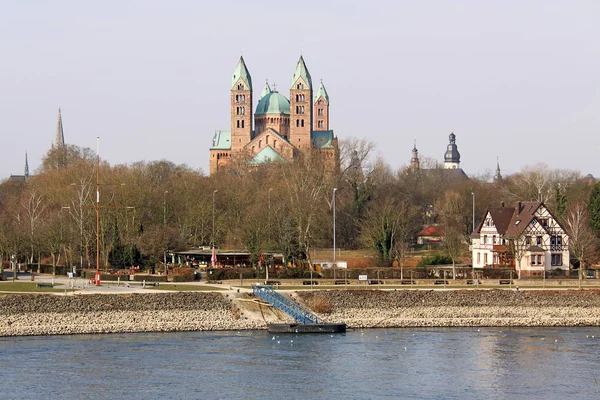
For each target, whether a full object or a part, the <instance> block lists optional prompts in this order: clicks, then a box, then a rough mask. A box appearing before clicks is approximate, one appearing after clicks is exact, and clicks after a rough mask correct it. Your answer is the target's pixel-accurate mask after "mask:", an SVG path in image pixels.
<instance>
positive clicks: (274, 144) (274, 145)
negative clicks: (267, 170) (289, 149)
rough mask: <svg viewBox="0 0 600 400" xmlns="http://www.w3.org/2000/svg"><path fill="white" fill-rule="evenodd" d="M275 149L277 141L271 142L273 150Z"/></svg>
mask: <svg viewBox="0 0 600 400" xmlns="http://www.w3.org/2000/svg"><path fill="white" fill-rule="evenodd" d="M276 147H277V140H273V148H274V149H275V148H276Z"/></svg>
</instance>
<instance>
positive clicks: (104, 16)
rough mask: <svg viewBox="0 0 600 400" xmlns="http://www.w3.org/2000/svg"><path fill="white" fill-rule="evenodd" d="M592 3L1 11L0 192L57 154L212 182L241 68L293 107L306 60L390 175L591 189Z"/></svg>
mask: <svg viewBox="0 0 600 400" xmlns="http://www.w3.org/2000/svg"><path fill="white" fill-rule="evenodd" d="M599 20H600V1H597V0H589V1H584V0H564V1H558V0H557V1H553V0H539V1H536V0H514V1H513V0H471V1H466V0H464V1H461V0H430V1H426V0H423V1H415V0H411V1H401V0H396V1H391V0H390V1H382V0H370V1H360V2H359V1H346V0H320V1H315V0H306V1H303V2H291V1H277V2H275V1H270V0H269V1H261V0H257V1H252V2H251V1H232V0H222V1H210V2H209V1H197V0H189V1H185V0H171V1H157V0H137V1H136V0H129V1H127V0H119V1H114V0H104V1H98V2H89V1H81V0H73V1H66V0H53V1H50V0H23V1H10V0H0V37H2V40H0V55H1V56H0V118H1V125H0V126H2V128H1V129H2V134H1V135H0V148H1V149H2V156H1V157H0V180H3V179H5V178H7V177H8V176H9V175H10V174H11V173H12V174H22V173H23V165H24V158H25V152H28V155H29V166H30V171H31V172H32V173H33V171H35V169H36V168H38V167H39V165H40V159H41V157H42V156H43V154H44V153H45V152H46V151H47V150H48V148H49V147H50V144H51V143H52V141H53V140H54V136H55V129H56V119H57V111H58V108H59V107H60V108H61V109H62V115H63V124H64V134H65V141H66V142H67V143H69V144H75V145H78V146H82V147H90V148H92V149H95V148H96V137H97V136H99V137H100V154H101V157H102V158H103V159H106V160H107V161H108V162H110V163H111V164H112V165H115V164H130V163H133V162H136V161H141V160H146V161H153V160H160V159H167V160H171V161H173V162H175V163H177V164H182V163H185V164H188V165H189V166H191V167H193V168H196V169H202V170H203V171H204V172H205V173H206V174H208V149H209V147H210V146H211V143H212V138H213V135H214V132H215V130H217V129H223V130H229V128H230V119H229V90H230V87H231V76H232V74H233V71H234V69H235V66H236V63H237V61H238V59H239V56H240V55H241V54H243V56H244V59H245V60H246V63H247V66H248V69H249V70H250V74H251V75H252V81H253V85H254V91H255V95H254V99H255V104H254V107H256V101H257V100H258V97H259V94H260V91H261V90H262V87H263V85H264V82H265V79H268V80H269V83H271V84H273V83H275V84H276V85H277V88H278V90H279V91H280V92H281V93H283V94H284V95H286V97H289V86H290V80H291V77H292V74H293V72H294V69H295V66H296V62H297V61H298V58H299V56H300V54H303V56H304V58H305V60H306V64H307V66H308V69H309V71H310V73H311V75H312V78H313V84H314V85H315V86H318V82H319V80H320V79H323V82H324V84H325V86H326V88H327V91H328V93H329V96H330V103H331V105H330V115H331V117H330V125H331V128H332V129H333V130H334V131H335V134H336V135H337V137H338V138H339V139H340V140H343V139H344V138H348V137H356V138H367V139H369V140H371V141H373V142H375V144H376V151H377V152H378V154H380V155H381V156H382V157H383V158H384V159H385V160H386V161H387V163H388V164H389V165H390V166H391V167H392V168H394V169H397V168H399V167H401V166H402V165H406V164H408V162H409V160H410V156H411V149H412V147H413V138H416V140H417V147H418V149H419V153H420V154H421V155H422V156H426V157H432V158H436V159H438V160H440V161H442V159H443V155H444V152H445V150H446V145H447V143H448V135H449V133H450V132H451V131H452V130H454V133H455V134H456V140H457V145H458V150H459V152H460V153H461V166H462V168H463V169H464V170H465V172H466V173H467V174H469V175H477V174H481V173H485V172H486V171H490V170H492V171H493V170H494V169H495V166H496V157H499V159H500V166H501V168H502V172H503V174H509V173H514V172H517V171H519V170H520V169H521V167H523V166H525V165H532V164H536V163H546V164H548V165H549V166H550V167H551V168H565V169H573V170H578V171H580V172H582V173H583V174H587V173H591V174H593V175H594V176H596V177H600V166H599V165H598V161H597V160H598V156H599V155H600V148H599V146H600V135H599V133H600V46H599V41H600V23H599V22H598V21H599Z"/></svg>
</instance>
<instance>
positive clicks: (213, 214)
mask: <svg viewBox="0 0 600 400" xmlns="http://www.w3.org/2000/svg"><path fill="white" fill-rule="evenodd" d="M216 194H217V189H215V190H213V205H212V247H213V248H214V247H215V195H216Z"/></svg>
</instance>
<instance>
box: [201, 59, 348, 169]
mask: <svg viewBox="0 0 600 400" xmlns="http://www.w3.org/2000/svg"><path fill="white" fill-rule="evenodd" d="M253 99H254V93H253V88H252V78H251V76H250V72H249V71H248V68H247V67H246V63H245V62H244V58H243V57H240V61H239V62H238V64H237V67H236V68H235V71H234V72H233V78H232V80H231V97H230V104H231V109H230V111H231V129H230V130H228V131H225V130H222V131H216V132H215V136H214V138H213V143H212V147H211V148H210V154H209V157H210V174H211V175H213V174H215V173H217V172H218V171H220V170H221V169H222V168H223V167H225V166H226V165H227V164H228V163H229V162H230V160H231V159H232V158H235V157H246V158H247V159H248V160H249V164H251V165H257V164H266V163H270V162H292V161H294V160H295V159H296V158H297V157H299V156H300V155H301V154H302V153H305V152H307V151H312V150H317V151H319V153H321V154H322V155H323V157H324V158H325V160H326V162H328V163H331V164H333V165H337V163H338V160H339V148H338V140H337V138H336V137H335V135H334V133H333V131H332V130H330V129H329V95H328V94H327V90H325V86H324V85H323V82H321V83H320V84H319V87H318V88H317V90H316V94H314V87H313V82H312V79H311V77H310V73H309V72H308V68H307V67H306V64H305V63H304V58H302V57H300V60H298V64H297V65H296V70H295V71H294V74H293V75H292V81H291V84H290V98H289V100H288V99H287V98H286V97H285V96H284V95H282V94H280V93H279V92H278V91H277V90H274V89H271V87H270V86H269V84H268V82H267V83H265V86H264V88H263V90H262V91H261V93H260V97H259V99H258V104H257V105H256V111H255V112H254V114H252V107H253Z"/></svg>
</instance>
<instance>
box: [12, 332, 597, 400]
mask: <svg viewBox="0 0 600 400" xmlns="http://www.w3.org/2000/svg"><path fill="white" fill-rule="evenodd" d="M0 351H1V359H2V366H1V368H0V398H2V399H40V398H52V399H123V400H125V399H242V398H243V399H282V398H287V399H322V398H336V397H343V398H346V399H375V398H393V399H398V398H404V399H506V398H513V399H539V398H544V399H564V398H577V399H598V398H600V376H599V375H600V370H598V367H600V328H583V327H581V328H579V327H578V328H512V329H498V328H435V329H433V328H432V329H426V328H420V329H413V328H411V329H385V330H384V329H382V330H377V329H372V330H363V331H360V330H356V331H349V332H347V333H345V334H338V335H328V334H327V335H323V334H321V335H279V336H273V335H272V334H269V333H267V332H266V331H243V332H187V333H135V334H109V335H76V336H38V337H13V338H8V337H3V338H0Z"/></svg>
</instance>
